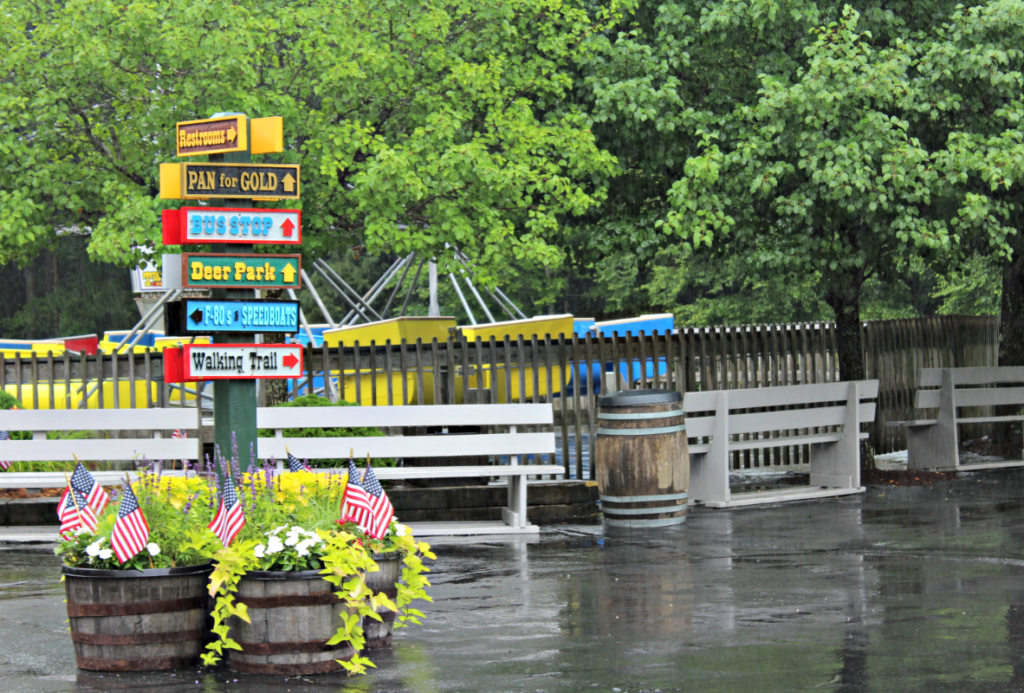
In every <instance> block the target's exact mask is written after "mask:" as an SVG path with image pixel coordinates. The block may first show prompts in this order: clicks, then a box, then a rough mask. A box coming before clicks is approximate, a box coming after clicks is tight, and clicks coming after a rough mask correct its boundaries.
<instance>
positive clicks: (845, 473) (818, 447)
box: [811, 382, 860, 488]
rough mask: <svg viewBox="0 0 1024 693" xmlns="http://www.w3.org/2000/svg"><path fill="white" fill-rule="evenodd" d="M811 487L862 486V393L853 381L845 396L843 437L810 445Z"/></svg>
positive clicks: (857, 384)
mask: <svg viewBox="0 0 1024 693" xmlns="http://www.w3.org/2000/svg"><path fill="white" fill-rule="evenodd" d="M811 486H824V487H826V488H857V487H859V486H860V393H859V383H856V382H852V383H850V386H849V391H848V393H847V396H846V415H845V417H844V419H843V437H842V439H841V440H838V441H836V442H835V443H815V444H813V445H811Z"/></svg>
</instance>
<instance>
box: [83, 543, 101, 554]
mask: <svg viewBox="0 0 1024 693" xmlns="http://www.w3.org/2000/svg"><path fill="white" fill-rule="evenodd" d="M85 553H86V554H88V555H90V556H98V555H99V553H100V543H99V542H98V541H94V542H93V543H91V544H89V546H88V548H86V550H85Z"/></svg>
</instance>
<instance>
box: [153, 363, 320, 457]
mask: <svg viewBox="0 0 1024 693" xmlns="http://www.w3.org/2000/svg"><path fill="white" fill-rule="evenodd" d="M301 376H302V345H301V344H185V345H183V346H180V347H177V348H174V349H166V350H165V351H164V378H165V379H168V378H171V377H173V378H174V379H175V380H174V381H173V382H179V383H180V382H185V383H190V382H195V381H197V380H248V381H252V380H256V379H259V378H299V377H301ZM249 384H250V385H251V384H252V383H251V382H250V383H249ZM254 414H255V412H254ZM214 415H215V416H216V412H214ZM239 447H241V441H239ZM246 462H248V460H246Z"/></svg>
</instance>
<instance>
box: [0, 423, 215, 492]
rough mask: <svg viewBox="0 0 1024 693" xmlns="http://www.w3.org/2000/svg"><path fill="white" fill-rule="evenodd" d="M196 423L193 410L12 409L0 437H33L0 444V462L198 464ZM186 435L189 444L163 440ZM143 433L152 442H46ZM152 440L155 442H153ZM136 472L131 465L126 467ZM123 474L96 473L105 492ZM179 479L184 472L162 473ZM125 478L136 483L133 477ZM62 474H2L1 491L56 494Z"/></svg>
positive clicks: (62, 481)
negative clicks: (72, 434) (65, 434)
mask: <svg viewBox="0 0 1024 693" xmlns="http://www.w3.org/2000/svg"><path fill="white" fill-rule="evenodd" d="M198 427H199V421H198V419H197V417H196V410H195V409H180V408H175V409H71V410H61V409H16V410H13V411H0V431H32V440H5V441H3V442H0V459H3V460H8V461H12V462H46V461H52V460H59V461H70V460H73V459H74V455H77V456H78V459H80V460H81V461H83V462H111V461H140V460H143V459H146V460H151V461H154V460H197V459H198V458H199V445H198V440H197V438H198V437H197V436H196V433H195V432H196V431H197V430H198ZM174 429H179V430H184V431H186V432H187V433H188V435H189V436H190V437H189V438H172V437H170V436H167V437H163V432H164V431H168V430H174ZM115 430H116V431H146V432H147V434H149V435H150V436H151V437H141V436H140V437H135V438H99V439H84V440H67V439H62V440H47V437H46V435H47V433H49V432H51V431H115ZM152 436H155V437H152ZM130 466H134V465H130ZM125 473H126V472H123V471H98V472H93V476H94V477H96V480H97V481H99V483H100V484H101V485H103V486H113V485H116V484H118V483H120V482H121V481H122V480H123V479H124V477H125ZM164 473H165V474H175V473H177V474H182V473H183V472H182V471H180V470H179V471H177V472H172V471H165V472H164ZM129 475H130V476H131V477H132V478H134V474H133V473H129ZM66 478H67V477H66V476H65V474H64V473H63V472H6V473H3V472H0V488H58V487H61V486H65V485H66V484H67V481H66Z"/></svg>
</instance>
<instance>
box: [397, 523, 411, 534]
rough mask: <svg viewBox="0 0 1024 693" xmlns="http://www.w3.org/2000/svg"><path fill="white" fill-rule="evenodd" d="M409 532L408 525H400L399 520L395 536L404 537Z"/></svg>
mask: <svg viewBox="0 0 1024 693" xmlns="http://www.w3.org/2000/svg"><path fill="white" fill-rule="evenodd" d="M408 532H409V528H408V527H406V526H405V525H400V524H398V523H397V522H396V523H395V536H398V537H404V536H405V535H406V534H408Z"/></svg>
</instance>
